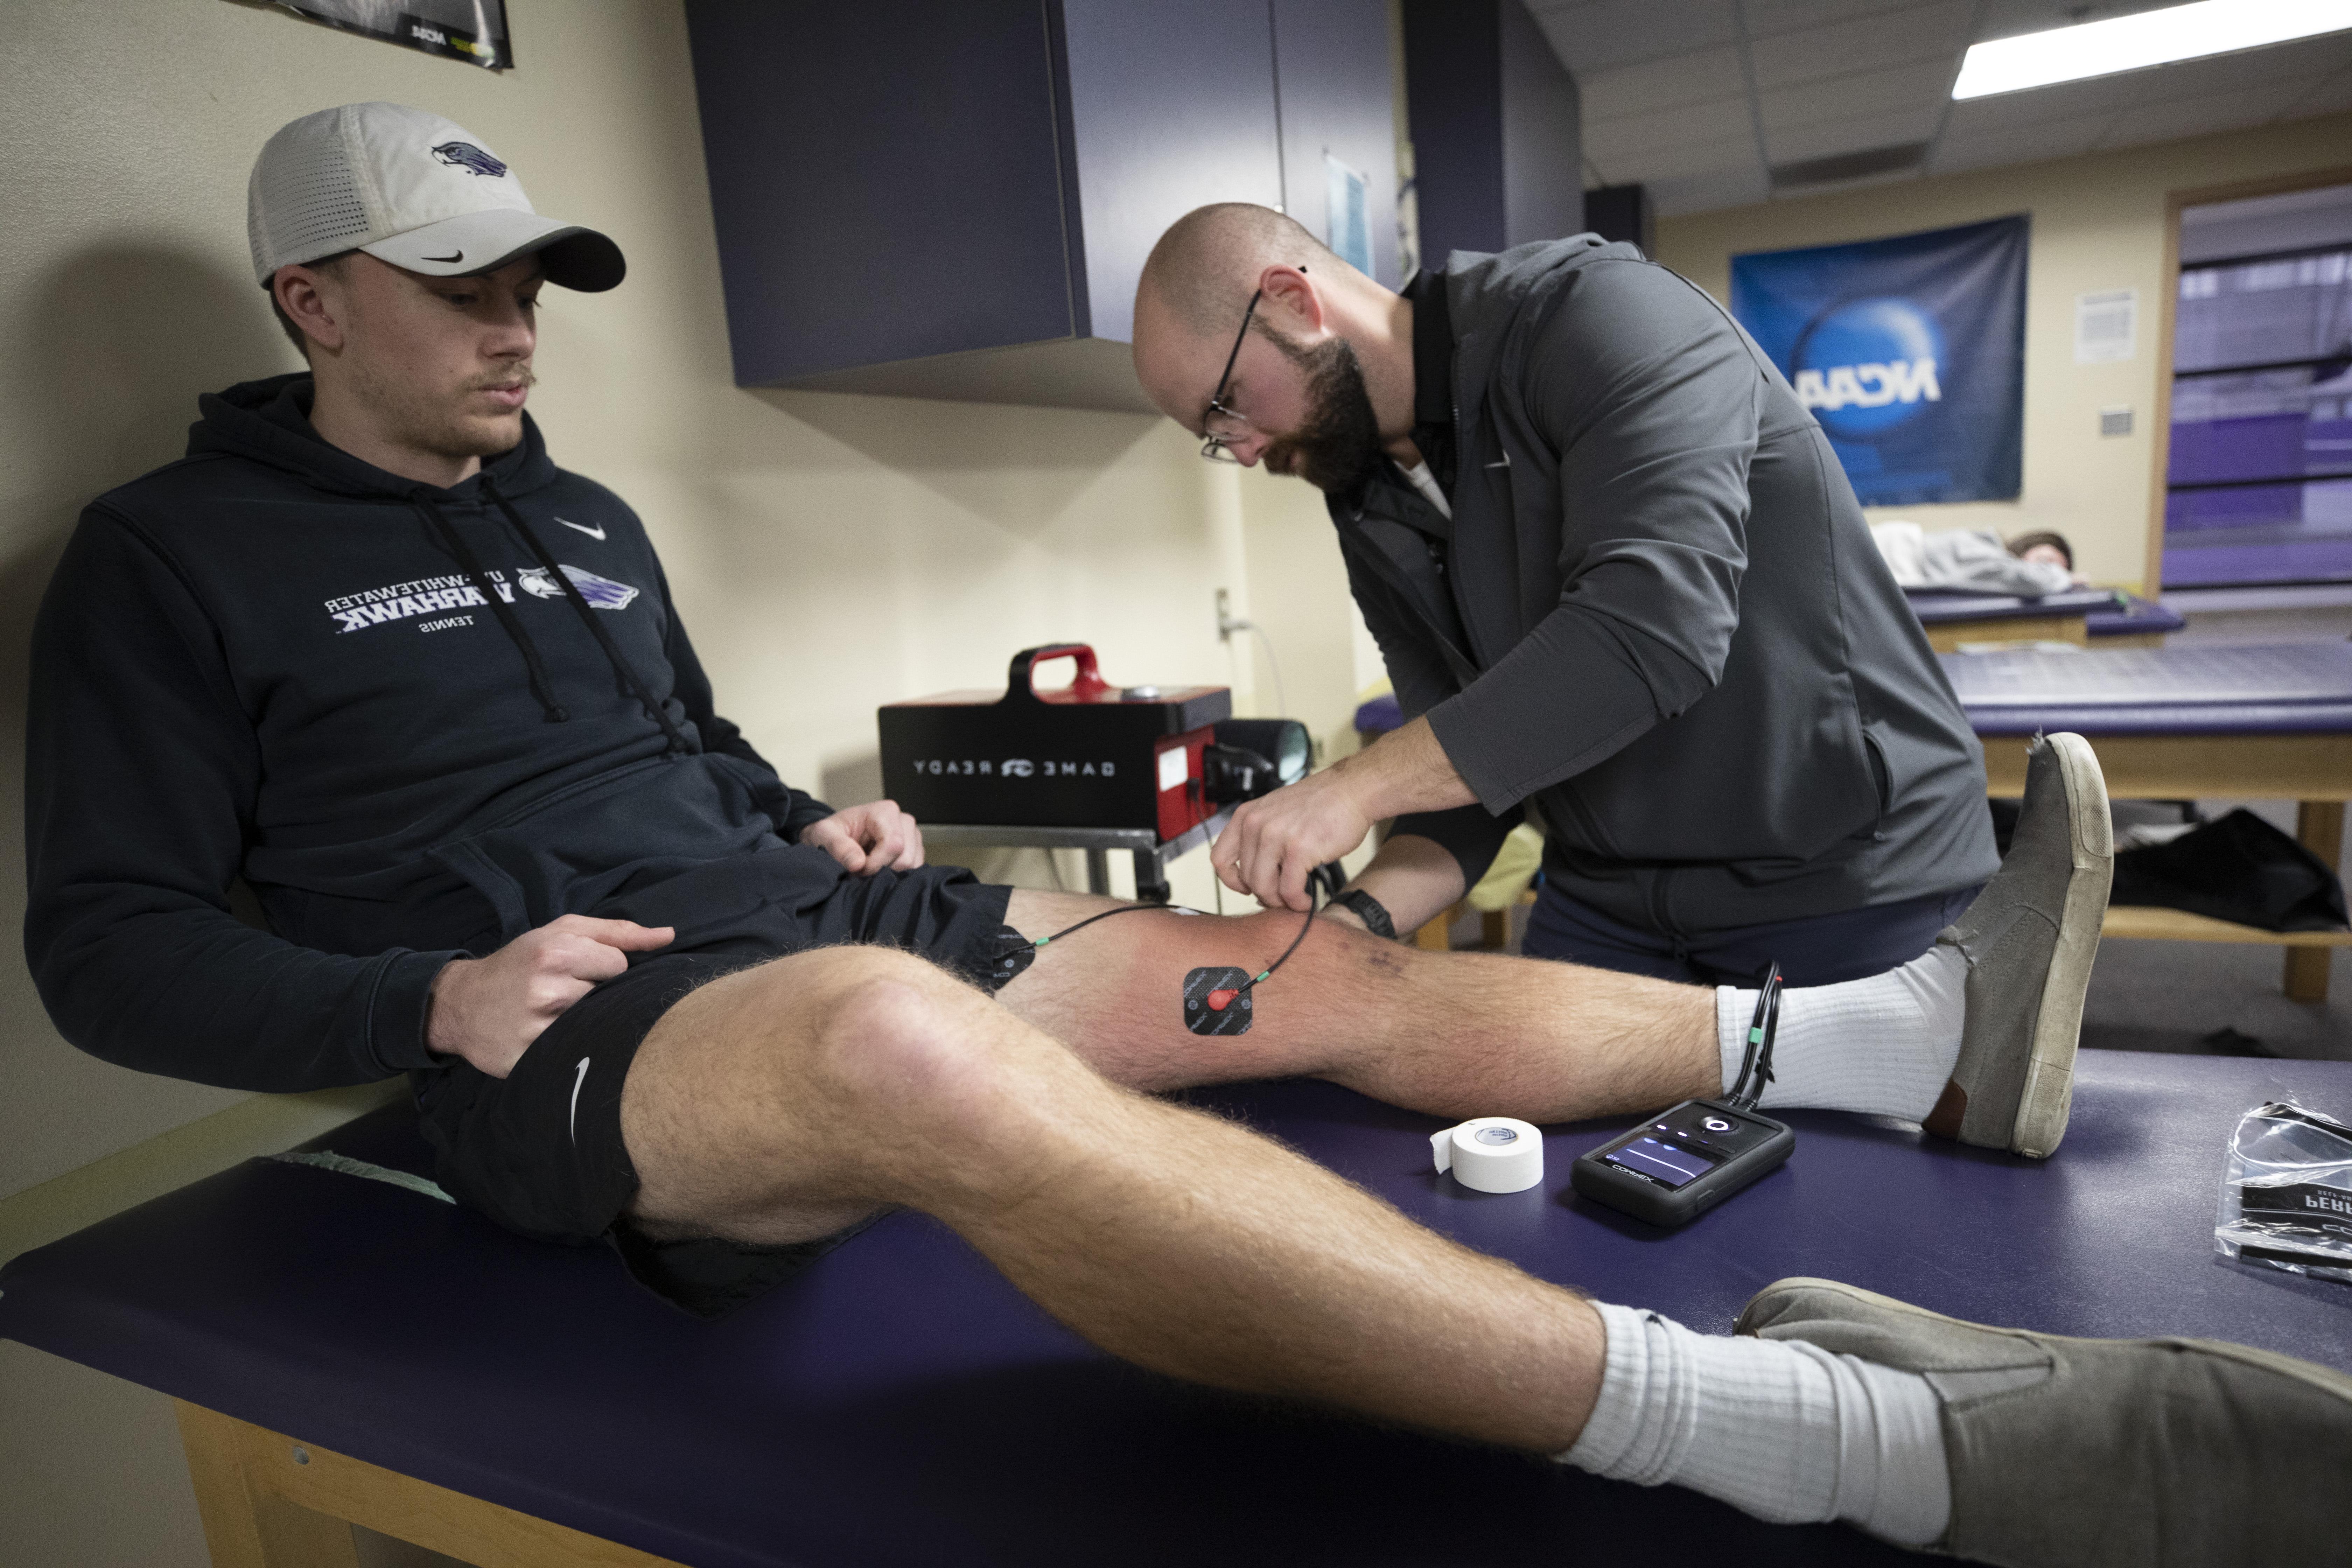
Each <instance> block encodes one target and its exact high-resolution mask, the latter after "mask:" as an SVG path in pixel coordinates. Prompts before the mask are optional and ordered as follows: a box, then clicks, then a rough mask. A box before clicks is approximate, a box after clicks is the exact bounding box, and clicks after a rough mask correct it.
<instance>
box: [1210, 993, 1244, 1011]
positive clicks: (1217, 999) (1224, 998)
mask: <svg viewBox="0 0 2352 1568" xmlns="http://www.w3.org/2000/svg"><path fill="white" fill-rule="evenodd" d="M1240 994H1241V993H1240V992H1239V991H1212V992H1210V993H1209V1011H1211V1012H1212V1013H1222V1012H1223V1011H1224V1010H1225V1007H1226V1005H1227V1004H1229V1003H1231V1002H1232V1001H1233V999H1234V997H1236V996H1238V995H1240Z"/></svg>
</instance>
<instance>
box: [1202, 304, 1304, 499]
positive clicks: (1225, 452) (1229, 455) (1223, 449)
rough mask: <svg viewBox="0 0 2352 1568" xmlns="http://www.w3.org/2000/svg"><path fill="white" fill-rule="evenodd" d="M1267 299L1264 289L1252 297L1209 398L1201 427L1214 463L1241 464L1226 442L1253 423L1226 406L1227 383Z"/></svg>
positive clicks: (1204, 452)
mask: <svg viewBox="0 0 2352 1568" xmlns="http://www.w3.org/2000/svg"><path fill="white" fill-rule="evenodd" d="M1300 270H1301V271H1304V270H1306V269H1305V268H1300ZM1263 299H1265V289H1259V290H1258V291H1257V292H1256V293H1255V294H1253V295H1251V296H1250V301H1249V309H1248V310H1244V311H1243V312H1242V330H1241V331H1238V332H1235V333H1234V352H1233V353H1229V354H1227V355H1226V356H1225V374H1223V375H1221V376H1219V377H1217V390H1216V391H1214V392H1213V393H1211V394H1210V395H1209V408H1208V412H1207V413H1205V414H1203V415H1202V416H1201V427H1202V429H1204V430H1206V431H1207V432H1208V433H1209V438H1208V439H1207V440H1205V441H1203V442H1202V443H1201V456H1202V457H1203V458H1208V459H1209V461H1211V462H1213V463H1238V462H1240V461H1241V459H1240V458H1236V457H1234V454H1233V451H1232V449H1231V448H1230V447H1227V446H1226V445H1225V443H1226V442H1228V441H1231V440H1234V439H1235V438H1237V437H1241V436H1243V435H1244V434H1246V433H1247V432H1248V430H1249V420H1248V418H1247V417H1246V416H1243V415H1239V414H1236V413H1234V411H1233V410H1232V409H1230V408H1228V407H1226V406H1225V384H1226V383H1228V382H1230V381H1232V380H1233V379H1234V361H1235V360H1237V359H1239V358H1241V357H1242V343H1243V342H1244V340H1246V339H1247V338H1248V337H1249V329H1250V318H1251V317H1253V316H1255V315H1256V314H1257V302H1258V301H1259V300H1263ZM1220 417H1222V418H1223V419H1224V420H1226V421H1227V424H1226V426H1225V427H1224V428H1223V429H1219V428H1218V427H1217V424H1216V421H1217V420H1218V419H1219V418H1220Z"/></svg>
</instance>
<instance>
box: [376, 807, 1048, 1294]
mask: <svg viewBox="0 0 2352 1568" xmlns="http://www.w3.org/2000/svg"><path fill="white" fill-rule="evenodd" d="M1012 892H1013V889H1010V888H1005V887H998V886H992V885H990V884H987V883H983V882H981V881H979V880H977V879H975V878H974V877H973V876H972V874H971V872H969V871H966V870H963V869H961V868H958V867H952V866H924V867H919V868H917V869H915V870H912V871H905V872H900V871H878V872H877V873H875V874H874V875H873V876H871V877H859V876H855V875H852V874H850V873H848V872H845V871H844V870H842V869H841V868H840V867H839V866H838V865H837V864H835V861H834V860H833V858H832V857H831V856H829V855H826V854H825V853H824V851H822V850H817V849H811V848H806V847H793V848H789V849H774V850H768V851H764V852H762V853H760V854H756V855H747V856H740V857H737V858H733V859H730V860H724V861H714V862H711V863H709V864H707V865H703V866H698V867H695V868H690V869H688V870H687V871H685V872H683V873H682V874H680V875H678V876H676V877H673V878H669V879H665V880H663V881H661V882H658V883H656V884H655V885H653V886H651V887H648V888H641V889H635V890H633V891H631V892H629V893H627V894H625V895H624V896H622V897H619V898H616V899H614V900H609V901H608V902H606V903H604V904H602V905H599V906H598V907H597V908H595V909H594V910H589V911H587V912H589V913H591V914H593V915H596V916H599V917H602V918H606V919H616V920H634V921H638V922H639V923H641V924H644V925H651V926H662V925H671V926H676V927H677V939H676V941H674V942H672V944H671V945H670V946H669V947H667V948H665V949H663V950H661V951H660V952H652V953H640V954H635V955H633V956H632V959H631V962H630V965H629V969H628V972H627V973H625V974H621V975H618V976H616V977H614V979H611V980H608V981H606V982H604V984H601V985H599V986H597V987H596V988H595V989H594V990H593V991H591V992H589V993H588V994H587V995H585V996H583V997H582V998H581V999H580V1000H579V1001H578V1002H576V1003H574V1004H573V1005H572V1008H571V1010H570V1011H569V1012H567V1013H565V1014H564V1015H563V1016H562V1017H560V1018H558V1019H556V1021H555V1022H554V1023H552V1024H551V1025H549V1026H548V1027H547V1030H546V1032H545V1033H543V1034H541V1036H540V1037H539V1038H538V1039H537V1040H535V1041H534V1042H532V1044H531V1047H530V1049H529V1050H527V1051H525V1052H524V1053H523V1056H522V1059H521V1060H520V1061H519V1062H517V1063H516V1064H515V1068H514V1070H513V1071H512V1072H511V1073H509V1075H508V1076H507V1077H505V1078H503V1079H495V1078H491V1077H490V1076H489V1075H488V1074H487V1073H484V1072H481V1071H480V1070H478V1068H474V1067H472V1066H471V1065H469V1064H467V1063H465V1062H459V1063H457V1064H456V1065H455V1066H452V1067H446V1068H432V1069H429V1070H426V1071H422V1072H417V1073H414V1074H412V1075H411V1079H412V1081H413V1083H414V1085H415V1093H416V1104H417V1109H418V1112H419V1118H420V1121H421V1122H422V1125H423V1128H424V1132H425V1139H426V1141H427V1142H430V1143H431V1144H432V1145H433V1149H434V1152H435V1154H436V1165H437V1171H436V1174H437V1175H438V1177H439V1179H440V1183H441V1185H442V1186H443V1187H445V1188H446V1189H447V1190H448V1191H449V1193H450V1194H451V1195H452V1196H454V1197H456V1198H457V1200H458V1201H459V1202H460V1203H463V1204H465V1205H467V1206H469V1207H471V1208H475V1209H478V1210H479V1211H481V1212H482V1213H483V1214H485V1215H488V1216H489V1217H490V1218H491V1219H493V1220H496V1221H497V1222H498V1223H499V1224H500V1225H502V1226H506V1227H507V1228H508V1229H509V1230H513V1231H519V1232H520V1233H521V1234H522V1235H524V1236H528V1237H536V1238H538V1239H540V1240H543V1241H558V1242H567V1243H570V1244H572V1245H574V1246H582V1245H586V1244H588V1243H591V1242H595V1241H604V1242H606V1243H608V1244H610V1245H611V1246H612V1247H614V1250H616V1251H617V1252H619V1254H620V1255H621V1258H622V1260H623V1261H624V1262H625V1264H626V1265H627V1266H628V1268H629V1272H630V1273H632V1274H633V1275H635V1277H636V1278H637V1279H638V1280H639V1282H641V1283H642V1284H644V1285H646V1287H647V1288H649V1289H652V1290H654V1291H655V1292H656V1294H658V1295H660V1296H662V1297H663V1298H664V1299H666V1300H669V1301H671V1302H672V1303H674V1304H676V1305H677V1306H679V1307H682V1308H684V1309H686V1310H688V1311H689V1312H693V1313H695V1314H697V1315H698V1316H701V1317H717V1316H719V1314H720V1313H722V1312H725V1311H727V1310H730V1309H731V1308H734V1307H736V1306H740V1304H741V1303H743V1302H745V1301H747V1300H751V1298H752V1297H754V1296H756V1295H758V1294H760V1293H761V1291H763V1290H765V1289H768V1288H769V1287H770V1286H772V1285H774V1284H776V1283H777V1282H779V1281H780V1280H782V1279H787V1278H789V1277H790V1276H791V1275H793V1274H794V1273H797V1272H798V1271H799V1270H800V1269H802V1268H805V1267H807V1265H808V1264H810V1263H812V1262H814V1260H815V1259H817V1258H821V1257H823V1256H824V1254H825V1253H827V1252H830V1251H831V1250H833V1248H834V1247H837V1246H839V1245H840V1244H841V1243H842V1242H843V1241H845V1240H846V1239H847V1238H848V1237H850V1236H852V1235H855V1234H856V1230H857V1229H861V1228H863V1226H857V1227H853V1228H852V1229H851V1230H849V1231H845V1232H843V1233H842V1234H840V1235H838V1236H833V1237H824V1238H822V1239H820V1240H816V1241H806V1242H796V1243H793V1245H791V1246H786V1247H752V1246H746V1245H741V1244H739V1243H735V1242H730V1241H726V1240H722V1239H719V1238H716V1237H711V1238H705V1239H688V1240H656V1239H654V1238H653V1237H648V1236H646V1234H645V1233H644V1232H643V1231H641V1230H639V1229H638V1228H637V1227H636V1226H635V1225H634V1224H632V1223H631V1222H630V1220H629V1218H628V1215H627V1213H626V1210H627V1208H628V1205H629V1202H630V1200H631V1199H632V1198H634V1197H635V1195H636V1191H637V1173H636V1168H635V1165H633V1164H632V1163H630V1160H629V1152H628V1150H627V1149H626V1148H625V1147H624V1146H623V1144H622V1142H621V1086H622V1084H623V1083H624V1082H625V1080H626V1079H627V1078H628V1073H629V1064H630V1062H631V1060H632V1059H634V1058H635V1055H636V1051H637V1047H638V1046H639V1045H641V1044H642V1043H643V1042H644V1040H645V1037H646V1035H647V1034H648V1033H650V1032H651V1031H652V1029H653V1026H654V1025H655V1023H656V1021H657V1020H659V1019H660V1017H661V1016H662V1015H663V1014H664V1013H666V1012H667V1011H668V1010H669V1009H670V1008H671V1007H673V1006H675V1005H677V1003H678V1001H679V1000H680V999H682V998H683V997H685V996H686V995H687V994H689V993H690V992H692V991H693V990H694V989H695V987H697V986H698V985H703V984H708V983H709V982H710V981H713V980H716V979H718V978H719V976H721V975H724V974H731V973H735V972H736V971H738V970H741V969H747V968H750V967H751V966H752V965H754V964H758V963H765V962H767V961H768V960H770V959H772V958H780V957H782V956H785V955H786V954H789V953H794V952H804V951H806V950H807V949H810V948H814V947H827V946H834V945H838V944H841V943H845V942H868V943H877V944H880V945H884V946H889V947H897V948H902V949H905V950H906V951H908V952H916V953H920V954H921V955H923V956H924V957H926V958H929V959H930V960H932V961H933V962H934V963H939V964H940V965H941V966H942V967H943V968H946V969H948V970H950V972H952V973H957V974H959V975H961V976H962V977H963V978H965V979H967V980H971V981H972V982H974V983H976V984H982V985H983V986H986V987H987V988H989V989H991V990H993V989H995V988H996V987H997V986H998V985H1001V984H1003V982H1004V980H1005V979H1008V978H1010V977H1011V975H1012V974H1014V973H1019V972H1020V970H1021V969H1023V968H1025V967H1026V965H1025V963H1020V962H1019V961H1018V959H1017V957H1014V960H1013V962H1012V963H1007V959H1008V957H1013V955H1015V954H1016V953H1017V952H1018V950H1020V949H1023V948H1024V947H1025V943H1024V942H1023V940H1022V938H1021V936H1020V934H1019V933H1018V932H1016V931H1013V930H1012V928H1011V927H1009V926H1007V925H1006V924H1005V923H1004V911H1005V903H1006V901H1007V900H1009V899H1010V898H1011V897H1012Z"/></svg>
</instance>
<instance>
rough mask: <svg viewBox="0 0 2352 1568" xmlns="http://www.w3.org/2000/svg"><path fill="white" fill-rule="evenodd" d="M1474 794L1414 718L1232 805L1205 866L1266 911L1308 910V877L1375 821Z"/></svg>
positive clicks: (1424, 724)
mask: <svg viewBox="0 0 2352 1568" xmlns="http://www.w3.org/2000/svg"><path fill="white" fill-rule="evenodd" d="M1476 798H1477V796H1476V795H1474V794H1473V793H1471V789H1470V786H1469V785H1468V784H1464V783H1463V782H1462V775H1461V774H1460V773H1456V772H1454V764H1453V763H1450V762H1448V761H1447V760H1446V757H1445V749H1444V747H1443V746H1440V745H1439V744H1438V743H1437V736H1436V735H1435V733H1434V732H1433V731H1431V729H1430V727H1429V721H1428V720H1426V719H1415V720H1414V721H1412V723H1410V724H1407V725H1406V726H1405V727H1404V728H1403V729H1402V730H1399V731H1396V732H1394V733H1393V734H1390V735H1384V736H1382V737H1381V739H1380V741H1379V742H1376V743H1375V744H1373V745H1371V746H1370V747H1368V748H1367V749H1365V750H1363V751H1360V752H1357V753H1356V754H1355V755H1354V756H1352V757H1349V758H1347V759H1346V760H1345V761H1342V762H1340V763H1336V764H1334V765H1333V766H1331V767H1328V768H1326V769H1325V770H1324V771H1323V772H1321V773H1315V774H1311V775H1310V776H1308V777H1307V778H1303V779H1301V780H1299V781H1298V782H1297V784H1287V785H1285V786H1284V787H1283V788H1281V789H1278V790H1276V791H1275V792H1274V793H1273V794H1272V795H1263V796H1261V797H1259V798H1258V799H1256V800H1252V801H1244V802H1243V803H1242V804H1241V805H1238V806H1235V807H1234V820H1233V823H1232V825H1231V826H1228V827H1227V828H1226V829H1225V831H1224V832H1223V834H1222V835H1220V836H1219V837H1218V839H1217V847H1216V848H1215V849H1213V850H1212V851H1211V852H1210V856H1209V864H1210V866H1211V868H1213V869H1214V870H1215V872H1216V873H1217V879H1218V880H1219V881H1221V882H1223V883H1224V885H1225V886H1226V887H1228V888H1231V889H1233V890H1234V892H1236V893H1247V894H1249V895H1250V896H1251V897H1253V898H1255V900H1257V901H1258V902H1259V903H1261V904H1264V905H1265V906H1266V907H1267V908H1269V909H1276V908H1279V909H1291V910H1306V909H1308V908H1311V907H1312V905H1313V900H1312V899H1311V898H1310V897H1309V896H1308V894H1307V874H1308V873H1310V872H1311V871H1313V870H1314V869H1315V868H1316V867H1318V866H1320V865H1323V864H1324V863H1325V862H1327V861H1331V860H1337V859H1338V858H1339V857H1341V856H1342V855H1345V854H1347V853H1349V851H1350V850H1352V849H1354V848H1355V847H1356V846H1358V845H1359V844H1361V843H1362V842H1363V841H1364V837H1365V835H1367V834H1369V833H1370V832H1371V830H1372V824H1373V823H1375V822H1377V821H1379V820H1380V819H1381V818H1382V817H1386V816H1397V815H1398V814H1400V813H1402V812H1409V811H1444V810H1445V809H1446V808H1448V807H1450V806H1456V805H1469V804H1470V803H1471V802H1472V801H1474V800H1475V799H1476ZM1455 875H1456V877H1457V878H1458V877H1459V875H1460V873H1459V872H1458V871H1457V872H1456V873H1455ZM1379 896H1380V895H1379V894H1377V893H1375V894H1374V895H1373V897H1375V898H1378V897H1379Z"/></svg>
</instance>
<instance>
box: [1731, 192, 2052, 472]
mask: <svg viewBox="0 0 2352 1568" xmlns="http://www.w3.org/2000/svg"><path fill="white" fill-rule="evenodd" d="M2027 237H2028V225H2027V220H2026V218H2025V217H2024V216H2017V217H2004V218H1995V219H1993V220H1992V221H1991V222H1990V223H1972V224H1969V225H1966V226H1963V227H1959V228H1939V229H1933V230H1930V231H1929V232H1927V233H1925V234H1906V235H1897V236H1895V237H1893V238H1891V239H1873V240H1865V241H1864V242H1862V243H1860V244H1858V245H1820V246H1812V247H1807V248H1805V249H1802V250H1767V251H1757V252H1753V253H1750V254H1748V255H1745V256H1735V257H1733V258H1731V311H1732V314H1733V315H1735V316H1737V317H1738V319H1739V324H1740V325H1741V326H1743V327H1746V328H1747V329H1748V332H1749V334H1750V335H1751V336H1753V337H1754V338H1755V339H1756V341H1757V342H1758V343H1759V344H1760V345H1761V346H1762V348H1763V350H1764V352H1765V353H1768V354H1769V355H1770V356H1771V357H1772V363H1774V364H1776V365H1778V366H1780V374H1783V375H1785V376H1787V377H1788V378H1789V384H1790V385H1791V386H1793V387H1795V388H1796V391H1797V396H1798V399H1799V400H1800V401H1801V402H1802V403H1803V404H1804V405H1805V406H1806V407H1807V408H1809V409H1811V411H1812V414H1813V417H1814V418H1816V419H1819V420H1820V421H1821V422H1822V429H1823V430H1824V431H1825V432H1827V433H1828V436H1829V438H1830V444H1831V445H1832V447H1835V448H1836V449H1837V455H1838V460H1839V462H1841V463H1842V464H1843V465H1844V467H1845V471H1846V477H1847V478H1848V479H1851V480H1853V489H1854V493H1855V494H1856V495H1857V496H1859V497H1860V498H1861V499H1862V502H1863V504H1864V506H1910V505H1916V504H1919V503H1922V502H1929V501H1964V500H2012V499H2014V498H2015V497H2016V495H2017V492H2018V486H2019V472H2020V469H2021V467H2022V464H2023V458H2024V448H2025V249H2026V241H2027Z"/></svg>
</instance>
